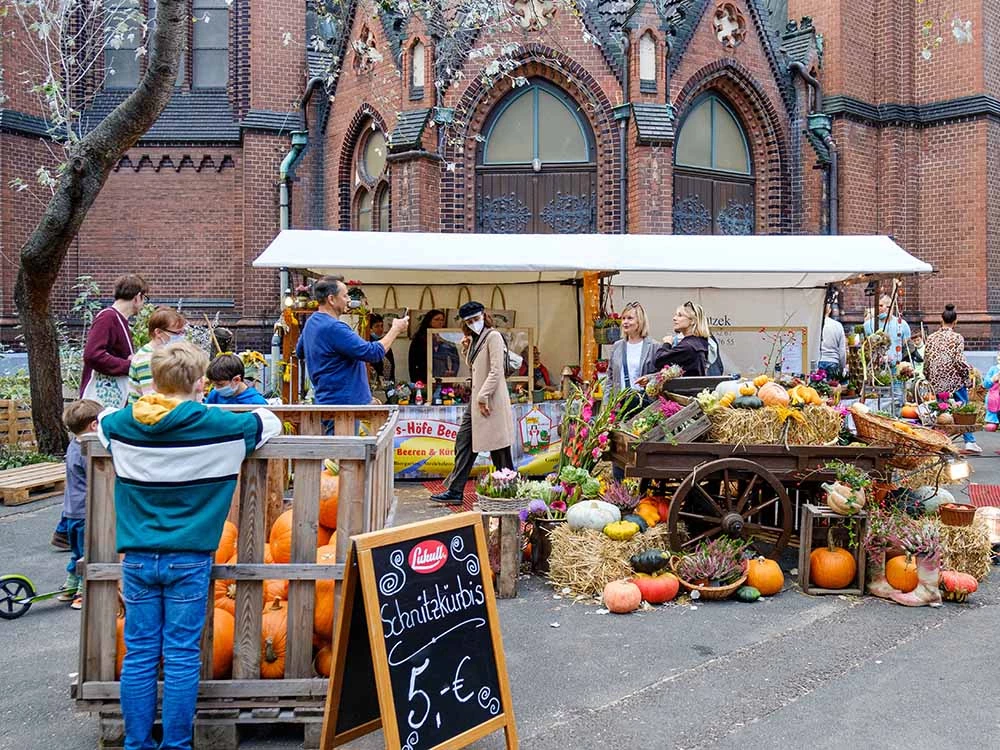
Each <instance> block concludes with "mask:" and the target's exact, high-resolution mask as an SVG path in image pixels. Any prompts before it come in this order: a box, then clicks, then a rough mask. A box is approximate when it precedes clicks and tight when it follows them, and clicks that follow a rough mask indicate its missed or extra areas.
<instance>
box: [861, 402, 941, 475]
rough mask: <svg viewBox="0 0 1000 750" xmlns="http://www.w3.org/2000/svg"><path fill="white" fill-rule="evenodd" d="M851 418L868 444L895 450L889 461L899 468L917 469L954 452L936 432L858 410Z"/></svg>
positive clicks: (891, 464)
mask: <svg viewBox="0 0 1000 750" xmlns="http://www.w3.org/2000/svg"><path fill="white" fill-rule="evenodd" d="M851 415H852V416H853V417H854V427H855V428H856V429H857V432H858V437H860V438H862V439H863V440H864V441H865V442H868V443H872V444H875V445H889V446H892V447H893V448H895V449H896V450H895V452H894V453H893V455H892V457H891V458H889V459H888V460H887V461H886V462H887V463H888V464H889V465H890V466H895V467H896V468H897V469H914V468H916V467H917V466H920V465H921V464H922V463H926V462H927V459H929V458H932V457H933V456H935V455H938V454H940V453H942V452H949V453H954V450H953V449H952V447H951V440H949V439H948V437H947V436H946V435H942V434H941V433H940V432H936V431H935V430H931V429H928V428H926V427H917V426H915V425H904V424H903V423H902V422H899V421H897V420H895V419H888V418H886V417H880V416H878V415H876V414H869V413H866V412H863V411H861V410H860V409H856V408H852V409H851ZM904 428H905V429H904Z"/></svg>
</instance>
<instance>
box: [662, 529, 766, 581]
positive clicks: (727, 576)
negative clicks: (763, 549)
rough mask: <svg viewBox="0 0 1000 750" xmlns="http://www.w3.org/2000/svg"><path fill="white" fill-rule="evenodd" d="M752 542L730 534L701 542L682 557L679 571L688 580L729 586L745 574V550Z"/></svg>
mask: <svg viewBox="0 0 1000 750" xmlns="http://www.w3.org/2000/svg"><path fill="white" fill-rule="evenodd" d="M749 544H750V542H749V541H743V540H741V539H732V538H730V537H727V536H720V537H717V538H715V539H713V540H712V541H710V542H702V543H701V544H700V545H699V546H698V549H697V550H695V551H694V552H691V553H689V554H687V555H684V557H682V558H681V560H680V562H679V563H678V564H677V575H678V576H680V577H681V578H683V579H684V580H685V581H688V582H689V583H699V582H707V583H710V584H711V585H713V586H728V585H729V584H731V583H733V582H734V581H736V580H737V579H739V578H740V577H741V576H742V575H743V572H744V571H743V553H744V552H745V551H746V549H747V546H748V545H749Z"/></svg>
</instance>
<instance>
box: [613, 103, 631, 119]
mask: <svg viewBox="0 0 1000 750" xmlns="http://www.w3.org/2000/svg"><path fill="white" fill-rule="evenodd" d="M611 112H612V114H613V116H614V118H615V120H616V121H619V122H620V121H621V120H626V121H627V120H628V119H629V118H630V117H631V116H632V104H631V102H626V103H625V104H619V105H618V106H617V107H612V108H611Z"/></svg>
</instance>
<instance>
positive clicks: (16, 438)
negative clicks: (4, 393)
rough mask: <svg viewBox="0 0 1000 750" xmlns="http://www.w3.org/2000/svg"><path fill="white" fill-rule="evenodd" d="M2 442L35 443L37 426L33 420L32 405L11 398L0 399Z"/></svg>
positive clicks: (0, 435) (15, 443)
mask: <svg viewBox="0 0 1000 750" xmlns="http://www.w3.org/2000/svg"><path fill="white" fill-rule="evenodd" d="M0 443H3V444H4V445H34V444H35V427H34V425H33V424H32V422H31V406H29V405H28V404H22V403H19V402H17V401H11V400H9V399H0Z"/></svg>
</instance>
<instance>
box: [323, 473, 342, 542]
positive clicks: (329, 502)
mask: <svg viewBox="0 0 1000 750" xmlns="http://www.w3.org/2000/svg"><path fill="white" fill-rule="evenodd" d="M339 500H340V475H339V474H337V473H336V472H334V471H331V470H330V468H329V467H324V468H323V471H322V472H320V475H319V522H320V523H321V524H323V525H324V526H326V527H327V528H328V529H335V528H337V505H338V502H339Z"/></svg>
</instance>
